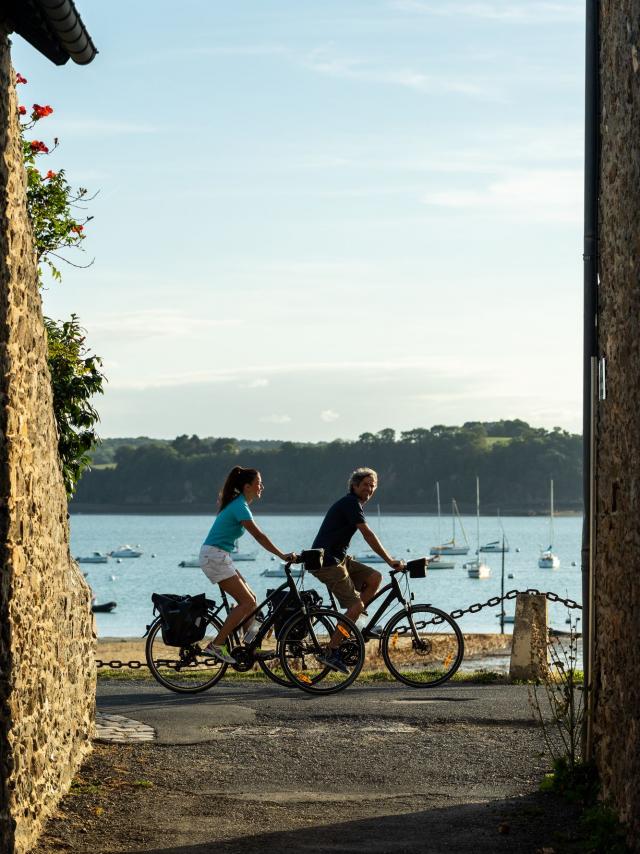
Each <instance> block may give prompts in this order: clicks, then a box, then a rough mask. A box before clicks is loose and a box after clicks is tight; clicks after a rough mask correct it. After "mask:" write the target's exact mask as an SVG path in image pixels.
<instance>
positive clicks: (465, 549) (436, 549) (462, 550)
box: [429, 484, 469, 555]
mask: <svg viewBox="0 0 640 854" xmlns="http://www.w3.org/2000/svg"><path fill="white" fill-rule="evenodd" d="M436 486H437V491H438V506H439V505H440V485H439V484H436ZM456 518H457V519H458V524H459V525H460V530H461V531H462V536H463V537H464V542H465V545H464V546H462V545H460V544H458V543H456ZM451 522H452V524H453V535H452V537H451V539H450V540H449V542H447V543H442V544H441V545H439V546H432V547H431V549H430V550H429V554H432V555H466V554H469V540H468V539H467V534H466V532H465V530H464V525H463V524H462V519H461V518H460V512H459V510H458V505H457V504H456V500H455V498H452V499H451Z"/></svg>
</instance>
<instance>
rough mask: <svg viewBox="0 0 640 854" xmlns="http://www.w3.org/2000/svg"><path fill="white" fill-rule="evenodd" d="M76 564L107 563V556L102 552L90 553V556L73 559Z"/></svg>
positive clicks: (79, 556)
mask: <svg viewBox="0 0 640 854" xmlns="http://www.w3.org/2000/svg"><path fill="white" fill-rule="evenodd" d="M74 560H75V561H77V562H78V563H108V561H109V555H105V554H102V552H91V554H90V555H78V556H77V557H75V558H74Z"/></svg>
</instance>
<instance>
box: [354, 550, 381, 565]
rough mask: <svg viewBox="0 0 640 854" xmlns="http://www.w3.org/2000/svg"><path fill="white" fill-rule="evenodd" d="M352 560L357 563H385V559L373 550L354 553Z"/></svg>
mask: <svg viewBox="0 0 640 854" xmlns="http://www.w3.org/2000/svg"><path fill="white" fill-rule="evenodd" d="M353 559H354V560H357V561H358V563H386V560H385V559H384V558H382V557H380V555H377V554H375V553H374V552H363V553H362V554H359V555H354V558H353Z"/></svg>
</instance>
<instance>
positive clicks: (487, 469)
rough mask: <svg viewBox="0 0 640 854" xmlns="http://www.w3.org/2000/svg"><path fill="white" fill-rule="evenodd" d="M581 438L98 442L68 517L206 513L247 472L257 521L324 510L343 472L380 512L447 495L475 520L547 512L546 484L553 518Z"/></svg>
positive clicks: (370, 436) (577, 500)
mask: <svg viewBox="0 0 640 854" xmlns="http://www.w3.org/2000/svg"><path fill="white" fill-rule="evenodd" d="M581 454H582V438H581V436H579V435H576V434H571V433H568V432H567V431H566V430H562V429H560V428H559V427H556V428H554V429H553V430H545V429H544V428H536V427H530V426H529V425H528V424H527V423H526V422H524V421H520V420H513V421H498V422H482V423H481V422H467V423H465V424H463V425H462V426H461V427H455V426H453V427H452V426H444V425H436V426H434V427H431V428H428V429H427V428H416V429H414V430H407V431H404V432H402V433H400V435H399V436H397V435H396V433H395V431H394V430H391V429H385V430H380V431H379V432H377V433H363V434H362V435H361V436H359V437H358V439H356V440H353V441H345V440H342V439H336V440H334V441H332V442H318V443H298V442H275V441H273V440H266V441H264V442H261V441H255V442H251V441H246V440H238V439H234V438H227V437H223V438H204V439H201V438H199V437H198V436H187V435H183V436H178V437H177V438H176V439H173V440H159V439H148V438H145V437H138V438H136V439H106V440H104V442H103V444H102V446H101V447H100V448H99V449H97V451H96V452H95V453H94V466H93V468H92V469H91V470H89V471H87V472H86V473H85V474H84V475H83V477H82V480H81V481H80V484H79V486H78V489H77V492H76V495H75V497H74V499H73V501H72V502H71V503H70V510H71V512H85V513H91V512H93V513H144V512H146V513H210V512H211V511H212V509H213V508H214V507H215V501H216V496H217V493H218V490H219V489H220V487H221V485H222V483H223V481H224V479H225V477H226V475H227V473H228V472H229V470H230V469H231V467H232V466H234V465H242V466H251V467H254V468H257V469H259V470H260V472H261V473H262V477H263V480H264V483H265V493H264V497H263V499H262V501H261V503H260V512H261V513H269V512H282V513H295V512H298V513H304V512H321V511H324V510H325V509H326V508H327V506H328V505H329V504H330V503H331V502H333V501H335V500H336V499H337V498H339V497H340V495H341V494H343V493H344V491H345V489H346V481H347V477H348V475H349V473H350V472H351V471H352V470H353V469H354V468H357V467H358V466H370V467H371V468H374V469H376V471H377V472H378V475H379V479H380V480H379V488H378V491H377V493H376V495H375V498H374V501H375V502H379V503H380V505H381V506H382V508H383V509H384V511H385V512H407V513H415V512H422V513H435V512H436V509H437V508H436V487H435V485H436V481H437V482H439V484H440V498H441V504H442V510H443V513H447V512H448V511H449V508H450V504H451V499H452V498H455V499H456V501H457V503H458V506H459V508H460V511H461V512H462V513H475V496H476V481H475V479H476V476H478V477H479V478H480V489H481V502H482V504H481V507H482V512H483V513H485V514H487V513H494V512H496V511H497V510H498V509H499V510H500V512H501V513H502V514H503V515H505V516H507V515H522V514H529V513H531V514H537V513H545V512H548V508H549V481H550V480H551V479H553V481H554V488H555V505H556V510H557V511H558V512H575V513H578V512H580V511H581V510H582V468H581V466H582V456H581Z"/></svg>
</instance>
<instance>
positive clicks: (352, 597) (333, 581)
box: [311, 555, 376, 608]
mask: <svg viewBox="0 0 640 854" xmlns="http://www.w3.org/2000/svg"><path fill="white" fill-rule="evenodd" d="M375 573H376V570H375V569H371V567H369V566H365V565H364V564H363V563H358V561H357V560H354V559H353V558H352V557H349V555H347V556H346V557H345V559H344V560H343V561H341V562H340V563H337V564H334V565H333V566H325V567H323V568H322V569H317V570H315V571H314V572H312V573H311V574H312V575H315V577H316V578H317V579H318V581H322V583H323V584H326V585H327V587H328V588H329V590H330V591H331V592H332V593H333V595H334V596H335V597H336V599H337V600H338V602H339V603H340V607H341V608H350V607H351V606H352V605H355V604H357V603H358V602H360V601H361V599H360V593H359V592H358V591H360V590H362V588H363V587H364V585H365V583H366V582H367V581H368V580H369V578H371V576H372V575H374V574H375Z"/></svg>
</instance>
